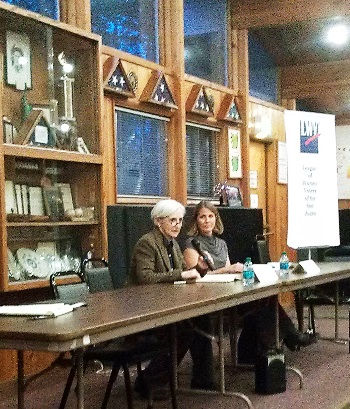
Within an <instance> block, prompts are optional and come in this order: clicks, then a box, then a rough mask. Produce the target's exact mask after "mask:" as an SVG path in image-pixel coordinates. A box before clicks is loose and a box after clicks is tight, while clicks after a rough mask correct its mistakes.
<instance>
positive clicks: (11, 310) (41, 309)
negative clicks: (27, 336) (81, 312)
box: [0, 303, 84, 317]
mask: <svg viewBox="0 0 350 409" xmlns="http://www.w3.org/2000/svg"><path fill="white" fill-rule="evenodd" d="M78 304H79V305H78ZM82 305H84V303H77V304H64V303H55V304H27V305H3V306H1V307H0V315H17V316H28V317H58V316H59V315H63V314H67V313H68V312H71V311H73V310H74V309H75V308H77V307H80V306H82Z"/></svg>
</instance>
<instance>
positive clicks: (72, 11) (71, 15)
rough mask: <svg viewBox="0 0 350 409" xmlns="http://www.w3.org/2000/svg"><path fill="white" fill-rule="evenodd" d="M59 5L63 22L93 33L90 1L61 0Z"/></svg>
mask: <svg viewBox="0 0 350 409" xmlns="http://www.w3.org/2000/svg"><path fill="white" fill-rule="evenodd" d="M59 3H60V20H61V21H62V22H64V23H66V24H70V25H72V26H75V27H79V28H81V29H83V30H86V31H91V6H90V0H60V2H59Z"/></svg>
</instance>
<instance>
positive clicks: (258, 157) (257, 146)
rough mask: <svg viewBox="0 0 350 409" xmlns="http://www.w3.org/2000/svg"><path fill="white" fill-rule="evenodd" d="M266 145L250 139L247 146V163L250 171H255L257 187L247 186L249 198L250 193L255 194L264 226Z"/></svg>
mask: <svg viewBox="0 0 350 409" xmlns="http://www.w3.org/2000/svg"><path fill="white" fill-rule="evenodd" d="M265 148H266V145H265V144H264V143H262V142H256V141H250V146H249V163H250V171H256V172H257V179H258V180H257V187H256V188H251V187H249V200H250V195H251V194H257V195H258V200H259V204H258V207H259V209H262V211H263V221H264V226H265V225H266V220H267V219H266V197H267V192H266V188H267V183H266V155H265Z"/></svg>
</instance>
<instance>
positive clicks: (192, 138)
mask: <svg viewBox="0 0 350 409" xmlns="http://www.w3.org/2000/svg"><path fill="white" fill-rule="evenodd" d="M217 133H218V129H213V128H207V127H200V126H198V125H189V124H187V127H186V153H187V194H188V196H195V197H209V198H210V197H213V189H214V186H215V184H216V183H217V166H216V165H217V159H216V156H217V155H216V145H217V143H216V138H217Z"/></svg>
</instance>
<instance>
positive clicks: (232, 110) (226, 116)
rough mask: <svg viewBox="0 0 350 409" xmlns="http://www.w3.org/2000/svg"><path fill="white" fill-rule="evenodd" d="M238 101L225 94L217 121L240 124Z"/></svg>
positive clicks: (232, 96)
mask: <svg viewBox="0 0 350 409" xmlns="http://www.w3.org/2000/svg"><path fill="white" fill-rule="evenodd" d="M237 102H238V99H237V97H235V96H234V95H232V94H226V95H225V97H224V99H223V100H222V103H221V106H220V109H219V112H218V119H223V120H226V121H231V122H237V123H240V122H242V119H241V115H240V113H239V109H238V106H237Z"/></svg>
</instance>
